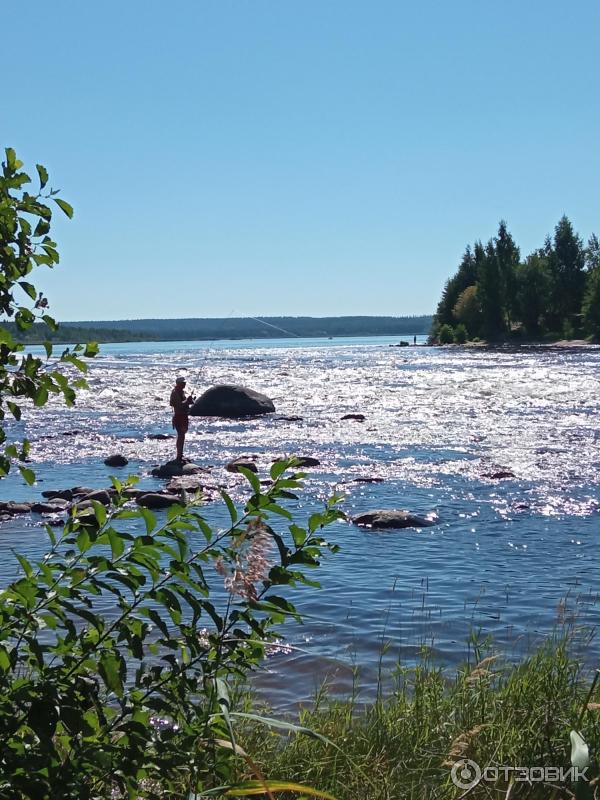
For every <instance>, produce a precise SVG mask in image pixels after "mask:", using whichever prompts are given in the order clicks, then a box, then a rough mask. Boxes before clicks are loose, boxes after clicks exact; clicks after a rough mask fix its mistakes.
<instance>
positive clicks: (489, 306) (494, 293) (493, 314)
mask: <svg viewBox="0 0 600 800" xmlns="http://www.w3.org/2000/svg"><path fill="white" fill-rule="evenodd" d="M475 258H476V260H477V261H478V263H477V271H478V281H477V295H478V297H479V302H480V303H481V318H482V332H483V335H484V336H485V338H486V339H497V338H498V337H499V336H501V335H502V334H503V333H505V331H506V325H505V322H504V309H503V305H502V294H503V292H502V276H501V274H500V268H499V266H498V258H497V256H496V248H495V246H494V242H493V240H492V239H490V241H489V242H488V243H487V245H486V247H485V251H484V250H483V247H482V246H481V242H478V245H476V249H475Z"/></svg>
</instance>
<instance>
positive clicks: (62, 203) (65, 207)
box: [54, 197, 73, 219]
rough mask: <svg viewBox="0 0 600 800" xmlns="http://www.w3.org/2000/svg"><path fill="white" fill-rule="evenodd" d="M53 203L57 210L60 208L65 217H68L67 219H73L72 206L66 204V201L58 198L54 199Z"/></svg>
mask: <svg viewBox="0 0 600 800" xmlns="http://www.w3.org/2000/svg"><path fill="white" fill-rule="evenodd" d="M54 202H55V203H56V205H57V206H58V207H59V208H61V209H62V210H63V211H64V212H65V214H66V215H67V217H69V219H71V218H72V217H73V206H71V205H70V204H69V203H67V201H66V200H61V199H60V197H55V198H54Z"/></svg>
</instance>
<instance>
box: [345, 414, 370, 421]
mask: <svg viewBox="0 0 600 800" xmlns="http://www.w3.org/2000/svg"><path fill="white" fill-rule="evenodd" d="M342 419H343V420H344V419H353V420H355V421H356V422H364V421H365V415H364V414H344V416H343V417H342Z"/></svg>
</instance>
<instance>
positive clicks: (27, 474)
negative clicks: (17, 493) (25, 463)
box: [19, 467, 35, 486]
mask: <svg viewBox="0 0 600 800" xmlns="http://www.w3.org/2000/svg"><path fill="white" fill-rule="evenodd" d="M19 472H20V473H21V475H22V476H23V479H24V480H25V482H26V483H27V484H28V485H29V486H33V484H34V483H35V472H34V471H33V470H32V469H27V467H19Z"/></svg>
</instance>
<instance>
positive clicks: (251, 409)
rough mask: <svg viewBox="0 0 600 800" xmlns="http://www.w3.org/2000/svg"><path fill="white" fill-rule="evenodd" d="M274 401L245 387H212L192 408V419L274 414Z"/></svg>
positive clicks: (219, 385)
mask: <svg viewBox="0 0 600 800" xmlns="http://www.w3.org/2000/svg"><path fill="white" fill-rule="evenodd" d="M274 411H275V406H274V405H273V401H272V400H271V399H270V398H268V397H267V396H266V395H264V394H261V393H260V392H255V391H254V390H253V389H247V388H246V387H245V386H235V385H230V384H218V385H217V386H211V388H210V389H207V390H206V391H205V392H204V394H202V395H200V397H199V398H198V399H197V400H196V402H195V403H194V405H193V406H192V407H191V408H190V416H192V417H233V418H235V417H249V416H256V415H257V414H272V413H273V412H274Z"/></svg>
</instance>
